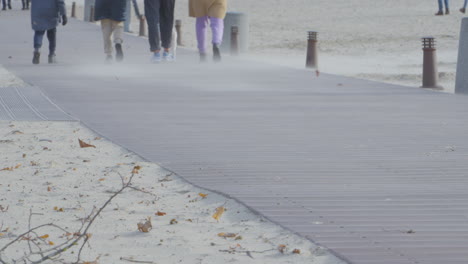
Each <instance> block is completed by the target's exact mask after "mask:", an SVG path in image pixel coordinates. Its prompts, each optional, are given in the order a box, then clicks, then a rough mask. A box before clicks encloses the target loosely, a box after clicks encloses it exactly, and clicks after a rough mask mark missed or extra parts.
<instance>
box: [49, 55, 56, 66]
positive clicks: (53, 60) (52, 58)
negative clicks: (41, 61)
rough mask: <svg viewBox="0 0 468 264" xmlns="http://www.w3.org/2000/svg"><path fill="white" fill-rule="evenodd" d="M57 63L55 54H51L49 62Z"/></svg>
mask: <svg viewBox="0 0 468 264" xmlns="http://www.w3.org/2000/svg"><path fill="white" fill-rule="evenodd" d="M54 63H57V59H56V58H55V54H51V55H49V64H54Z"/></svg>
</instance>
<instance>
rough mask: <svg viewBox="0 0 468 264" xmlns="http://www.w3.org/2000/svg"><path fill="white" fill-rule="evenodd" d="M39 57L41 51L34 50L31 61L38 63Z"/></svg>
mask: <svg viewBox="0 0 468 264" xmlns="http://www.w3.org/2000/svg"><path fill="white" fill-rule="evenodd" d="M40 58H41V53H39V51H35V52H34V56H33V59H32V63H33V64H39V60H40Z"/></svg>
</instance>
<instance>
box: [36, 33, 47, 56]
mask: <svg viewBox="0 0 468 264" xmlns="http://www.w3.org/2000/svg"><path fill="white" fill-rule="evenodd" d="M44 34H45V30H36V31H34V51H37V52H39V51H40V50H41V47H42V39H43V38H44Z"/></svg>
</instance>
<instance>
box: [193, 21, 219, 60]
mask: <svg viewBox="0 0 468 264" xmlns="http://www.w3.org/2000/svg"><path fill="white" fill-rule="evenodd" d="M208 22H209V23H210V26H211V32H212V35H213V42H212V43H213V44H216V45H220V44H221V42H222V41H223V31H224V20H223V19H221V18H216V17H208V16H204V17H197V23H196V29H197V41H198V50H199V51H200V53H206V28H207V26H208Z"/></svg>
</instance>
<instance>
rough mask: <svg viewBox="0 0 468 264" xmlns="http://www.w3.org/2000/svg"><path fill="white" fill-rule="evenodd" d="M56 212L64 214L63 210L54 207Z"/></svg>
mask: <svg viewBox="0 0 468 264" xmlns="http://www.w3.org/2000/svg"><path fill="white" fill-rule="evenodd" d="M54 211H56V212H63V208H59V207H57V206H54Z"/></svg>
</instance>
